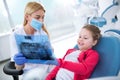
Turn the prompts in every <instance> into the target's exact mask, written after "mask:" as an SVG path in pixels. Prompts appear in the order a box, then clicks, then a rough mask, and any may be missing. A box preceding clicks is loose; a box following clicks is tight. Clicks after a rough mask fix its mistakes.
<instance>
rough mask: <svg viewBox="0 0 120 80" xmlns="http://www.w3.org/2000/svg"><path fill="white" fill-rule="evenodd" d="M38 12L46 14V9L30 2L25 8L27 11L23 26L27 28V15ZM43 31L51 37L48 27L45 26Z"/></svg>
mask: <svg viewBox="0 0 120 80" xmlns="http://www.w3.org/2000/svg"><path fill="white" fill-rule="evenodd" d="M38 10H43V11H44V12H45V9H44V7H43V6H42V5H41V4H40V3H38V2H29V3H28V4H27V5H26V7H25V11H24V23H23V25H24V26H25V25H26V24H27V20H26V18H25V16H26V15H31V14H32V13H34V12H36V11H38ZM42 29H43V30H44V31H45V32H46V33H47V34H48V36H49V33H48V31H47V29H46V27H45V26H44V25H43V27H42Z"/></svg>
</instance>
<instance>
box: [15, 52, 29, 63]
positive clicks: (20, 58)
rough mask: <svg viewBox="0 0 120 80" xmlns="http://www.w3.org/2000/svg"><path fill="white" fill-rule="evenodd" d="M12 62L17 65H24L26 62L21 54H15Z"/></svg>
mask: <svg viewBox="0 0 120 80" xmlns="http://www.w3.org/2000/svg"><path fill="white" fill-rule="evenodd" d="M14 61H15V63H16V64H17V65H24V64H25V63H26V62H27V59H26V58H25V56H24V55H23V54H22V53H17V54H16V55H15V56H14Z"/></svg>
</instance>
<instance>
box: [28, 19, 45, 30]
mask: <svg viewBox="0 0 120 80" xmlns="http://www.w3.org/2000/svg"><path fill="white" fill-rule="evenodd" d="M30 25H31V26H32V27H33V28H34V29H35V30H40V29H41V28H42V25H43V24H42V22H40V21H38V20H36V19H32V21H31V23H30Z"/></svg>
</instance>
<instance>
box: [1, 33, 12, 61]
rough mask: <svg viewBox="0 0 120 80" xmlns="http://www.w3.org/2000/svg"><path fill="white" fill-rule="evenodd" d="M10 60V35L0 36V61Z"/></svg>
mask: <svg viewBox="0 0 120 80" xmlns="http://www.w3.org/2000/svg"><path fill="white" fill-rule="evenodd" d="M9 58H10V44H9V34H5V35H0V61H2V60H6V59H9Z"/></svg>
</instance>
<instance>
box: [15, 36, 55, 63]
mask: <svg viewBox="0 0 120 80" xmlns="http://www.w3.org/2000/svg"><path fill="white" fill-rule="evenodd" d="M15 39H16V43H17V46H18V50H19V52H21V53H22V54H23V55H24V56H25V57H26V58H27V59H28V62H29V63H46V61H47V62H48V61H49V62H50V61H53V62H51V63H53V64H54V63H55V64H56V62H55V61H54V60H55V57H54V55H53V52H52V47H51V43H50V41H49V38H48V36H47V35H34V36H33V35H30V36H26V35H19V34H15Z"/></svg>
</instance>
